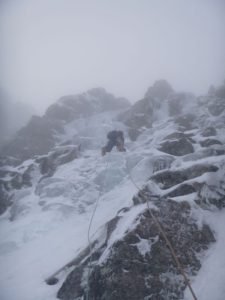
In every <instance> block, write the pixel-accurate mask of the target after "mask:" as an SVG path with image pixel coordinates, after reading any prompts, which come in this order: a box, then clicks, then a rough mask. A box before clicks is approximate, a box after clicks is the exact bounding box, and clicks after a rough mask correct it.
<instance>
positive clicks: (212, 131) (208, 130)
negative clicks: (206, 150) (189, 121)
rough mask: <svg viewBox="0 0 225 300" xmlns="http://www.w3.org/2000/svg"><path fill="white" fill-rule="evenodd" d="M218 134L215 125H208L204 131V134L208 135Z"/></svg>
mask: <svg viewBox="0 0 225 300" xmlns="http://www.w3.org/2000/svg"><path fill="white" fill-rule="evenodd" d="M214 135H216V129H215V128H214V127H206V128H205V129H204V130H203V131H202V136H204V137H208V136H214Z"/></svg>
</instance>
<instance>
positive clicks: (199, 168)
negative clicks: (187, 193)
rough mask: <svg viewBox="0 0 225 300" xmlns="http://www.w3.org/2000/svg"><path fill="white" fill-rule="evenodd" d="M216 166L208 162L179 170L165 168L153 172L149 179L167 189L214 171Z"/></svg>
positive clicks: (216, 168)
mask: <svg viewBox="0 0 225 300" xmlns="http://www.w3.org/2000/svg"><path fill="white" fill-rule="evenodd" d="M218 169H219V168H218V167H216V166H214V165H209V164H196V165H193V166H191V167H189V168H186V169H181V170H176V171H173V170H165V171H161V172H158V173H156V174H154V175H153V176H152V177H151V178H150V179H151V180H153V181H154V182H156V183H158V184H159V185H160V188H162V189H168V188H170V187H172V186H174V185H177V184H179V183H182V182H184V181H186V180H189V179H192V178H196V177H199V176H201V175H202V174H204V173H207V172H216V171H218Z"/></svg>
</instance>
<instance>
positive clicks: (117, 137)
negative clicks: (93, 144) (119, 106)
mask: <svg viewBox="0 0 225 300" xmlns="http://www.w3.org/2000/svg"><path fill="white" fill-rule="evenodd" d="M107 138H108V142H107V144H106V146H104V147H103V148H102V156H104V155H105V154H106V152H111V150H112V148H113V147H114V146H116V147H117V150H118V151H120V152H125V151H126V149H125V148H124V136H123V131H121V130H113V131H110V132H109V133H108V134H107Z"/></svg>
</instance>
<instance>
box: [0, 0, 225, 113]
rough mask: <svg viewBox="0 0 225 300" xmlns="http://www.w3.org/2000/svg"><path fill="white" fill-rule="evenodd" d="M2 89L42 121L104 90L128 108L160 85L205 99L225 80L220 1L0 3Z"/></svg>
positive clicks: (224, 16)
mask: <svg viewBox="0 0 225 300" xmlns="http://www.w3.org/2000/svg"><path fill="white" fill-rule="evenodd" d="M0 5H1V7H0V44H1V45H2V50H1V54H0V69H1V76H0V78H1V83H0V84H1V86H2V87H3V89H4V90H6V91H7V93H8V94H9V95H10V97H11V98H12V99H14V101H19V102H24V103H27V104H29V105H32V106H34V107H35V109H36V111H37V112H38V113H39V114H43V112H44V111H45V109H46V108H47V106H49V105H50V104H51V103H53V102H55V101H56V100H57V99H58V98H59V97H61V96H64V95H68V94H77V93H82V92H84V91H86V90H87V89H90V88H93V87H99V86H101V87H104V88H105V89H106V90H108V91H109V92H111V93H113V94H115V95H116V96H122V97H126V98H128V99H129V100H130V101H131V102H134V101H137V100H139V99H141V98H142V97H143V95H144V94H145V92H146V90H147V88H148V87H149V86H150V85H152V84H153V83H154V81H155V80H157V79H160V78H164V79H166V80H168V81H169V82H170V84H171V85H172V86H173V88H174V89H175V90H179V91H180V90H185V91H190V92H193V93H195V94H202V93H205V92H206V91H207V89H208V87H209V86H210V85H211V84H214V85H219V84H221V82H222V81H223V80H224V79H225V39H224V36H225V32H224V31H225V30H224V28H225V2H224V1H222V0H198V1H196V0H189V1H182V0H167V1H163V0H152V1H147V0H142V1H140V0H139V1H132V0H113V1H103V0H92V1H87V0H82V1H81V0H76V1H75V0H64V1H62V0H39V1H35V0H5V1H4V0H3V1H1V4H0Z"/></svg>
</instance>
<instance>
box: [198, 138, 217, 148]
mask: <svg viewBox="0 0 225 300" xmlns="http://www.w3.org/2000/svg"><path fill="white" fill-rule="evenodd" d="M200 145H201V146H202V147H209V146H212V145H222V143H221V142H220V141H218V140H216V139H205V140H203V141H200Z"/></svg>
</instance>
